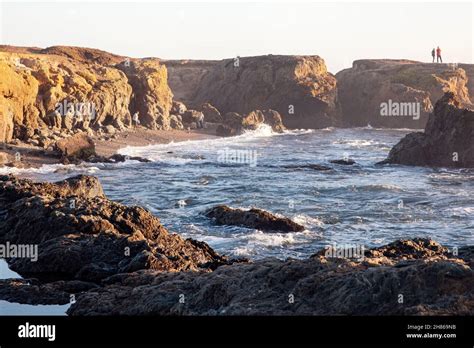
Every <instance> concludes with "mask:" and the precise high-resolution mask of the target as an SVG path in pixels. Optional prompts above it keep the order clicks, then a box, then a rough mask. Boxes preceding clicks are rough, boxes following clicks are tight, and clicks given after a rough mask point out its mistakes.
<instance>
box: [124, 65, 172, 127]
mask: <svg viewBox="0 0 474 348" xmlns="http://www.w3.org/2000/svg"><path fill="white" fill-rule="evenodd" d="M127 62H128V63H127ZM117 67H118V68H119V69H120V70H122V71H123V72H124V73H125V75H126V76H127V78H128V81H129V83H130V85H131V86H132V89H133V94H132V98H131V101H130V106H129V109H130V112H131V113H132V114H134V113H135V112H138V113H139V120H140V123H141V124H142V125H144V126H146V127H148V128H151V129H163V130H169V129H170V122H169V116H170V110H171V108H172V102H173V94H172V93H171V90H170V88H169V86H168V82H167V81H168V76H167V70H166V67H165V66H164V65H163V64H161V62H160V60H159V59H156V58H148V59H141V60H138V59H137V60H133V61H125V62H123V63H121V64H119V65H117Z"/></svg>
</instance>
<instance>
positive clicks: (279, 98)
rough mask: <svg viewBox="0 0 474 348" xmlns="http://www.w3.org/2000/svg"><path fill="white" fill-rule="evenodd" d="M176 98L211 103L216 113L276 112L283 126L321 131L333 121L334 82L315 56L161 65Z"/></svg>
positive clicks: (190, 102)
mask: <svg viewBox="0 0 474 348" xmlns="http://www.w3.org/2000/svg"><path fill="white" fill-rule="evenodd" d="M164 64H165V65H166V66H167V68H168V71H169V79H168V82H169V84H170V87H171V90H172V91H173V93H174V95H175V96H176V98H177V99H178V100H181V101H183V102H184V103H186V104H187V105H188V106H190V107H192V108H196V109H197V108H199V107H200V105H202V104H203V103H211V104H212V105H213V106H214V107H216V108H217V109H218V110H219V111H220V112H221V114H226V113H228V112H236V113H239V114H248V113H249V112H251V111H253V110H257V109H273V110H275V111H277V112H278V113H279V114H280V115H281V117H282V119H283V124H284V125H285V126H286V127H288V128H322V127H327V126H331V125H334V124H335V123H336V122H337V120H336V116H337V112H336V106H335V99H336V79H335V78H334V76H333V75H332V74H330V73H329V72H328V71H327V69H326V65H325V63H324V60H323V59H322V58H320V57H318V56H278V55H276V56H274V55H267V56H260V57H239V58H235V59H225V60H222V61H164Z"/></svg>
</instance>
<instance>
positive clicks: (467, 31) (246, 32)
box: [0, 0, 474, 73]
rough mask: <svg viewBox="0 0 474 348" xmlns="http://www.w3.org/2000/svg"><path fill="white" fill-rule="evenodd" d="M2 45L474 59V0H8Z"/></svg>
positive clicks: (149, 52) (202, 54) (169, 54)
mask: <svg viewBox="0 0 474 348" xmlns="http://www.w3.org/2000/svg"><path fill="white" fill-rule="evenodd" d="M0 1H1V2H0V44H7V45H16V46H35V47H48V46H53V45H69V46H84V47H93V48H99V49H102V50H105V51H109V52H112V53H116V54H121V55H126V56H131V57H150V56H154V57H160V58H164V59H223V58H233V57H236V56H241V57H242V56H255V55H265V54H292V55H314V54H315V55H319V56H321V57H322V58H323V59H324V60H325V61H326V65H327V66H328V70H329V71H331V72H333V73H336V72H337V71H339V70H341V69H344V68H348V67H350V66H351V65H352V62H353V61H354V60H357V59H366V58H393V59H395V58H405V59H413V60H419V61H431V50H432V48H433V47H436V46H440V47H441V49H442V55H443V60H444V61H445V62H457V63H459V62H461V63H473V57H474V52H473V32H474V23H473V3H472V2H458V3H456V2H399V3H394V2H349V1H344V2H331V3H324V2H314V1H313V2H312V1H300V2H296V1H291V2H290V1H288V2H285V1H264V0H263V1H262V2H249V1H241V2H231V1H225V0H224V1H219V2H215V1H213V2H200V1H192V2H182V1H179V0H178V1H173V2H158V1H146V2H112V1H107V2H91V1H86V2H71V1H56V2H42V1H35V2H25V1H15V2H8V1H3V0H0Z"/></svg>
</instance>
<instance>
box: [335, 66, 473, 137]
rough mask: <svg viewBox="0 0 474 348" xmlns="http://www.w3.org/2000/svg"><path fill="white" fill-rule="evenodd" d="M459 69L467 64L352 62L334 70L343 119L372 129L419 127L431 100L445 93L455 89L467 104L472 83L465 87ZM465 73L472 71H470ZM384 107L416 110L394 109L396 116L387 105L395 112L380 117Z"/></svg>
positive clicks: (345, 123)
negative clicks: (343, 68) (336, 71)
mask: <svg viewBox="0 0 474 348" xmlns="http://www.w3.org/2000/svg"><path fill="white" fill-rule="evenodd" d="M461 67H465V68H466V67H467V68H469V65H468V64H463V65H459V66H457V67H456V66H450V65H448V64H426V63H419V62H414V61H408V60H358V61H355V62H354V63H353V66H352V68H350V69H345V70H342V71H340V72H339V73H337V74H336V78H337V83H338V103H339V105H340V107H341V115H342V119H343V120H342V122H343V124H344V125H345V126H347V127H361V126H366V125H367V124H370V125H372V126H374V127H390V128H418V129H419V128H423V127H424V126H425V124H426V122H427V120H428V116H429V113H430V112H431V111H432V109H433V105H434V103H435V102H436V100H438V99H439V98H440V97H441V96H442V95H443V94H444V93H445V92H447V91H452V92H455V93H456V95H458V97H459V99H460V101H461V102H463V103H466V104H469V103H470V102H471V101H470V98H469V89H470V90H471V93H472V82H470V83H471V85H470V87H468V76H467V74H466V71H465V70H464V69H463V68H461ZM469 73H470V74H472V70H469ZM473 77H474V76H473ZM471 95H473V94H471ZM384 103H385V104H384ZM412 103H415V104H412ZM383 105H385V106H386V107H389V108H391V107H393V108H397V107H399V108H400V109H403V108H410V107H413V108H414V109H415V110H409V111H410V112H408V113H402V112H398V116H397V111H396V110H395V109H392V111H394V112H392V113H391V112H389V113H388V115H387V114H385V116H384V112H383V111H382V109H383ZM395 105H397V106H395ZM418 105H419V113H418V112H417V111H418ZM406 110H407V109H406ZM406 110H405V111H406Z"/></svg>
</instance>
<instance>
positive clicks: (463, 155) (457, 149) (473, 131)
mask: <svg viewBox="0 0 474 348" xmlns="http://www.w3.org/2000/svg"><path fill="white" fill-rule="evenodd" d="M382 163H393V164H405V165H415V166H434V167H465V168H473V167H474V109H466V108H463V107H462V99H460V98H459V97H458V96H457V95H455V94H454V93H452V92H447V93H446V94H445V95H444V96H443V97H442V98H441V99H440V100H438V102H437V103H436V106H435V108H434V111H433V113H432V114H431V115H430V117H429V120H428V123H427V125H426V128H425V131H424V133H423V132H416V133H410V134H408V135H406V136H405V137H404V138H403V139H402V140H400V142H399V143H398V144H396V145H395V146H394V147H393V148H392V150H391V151H390V153H389V155H388V158H387V159H386V160H385V161H383V162H382Z"/></svg>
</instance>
